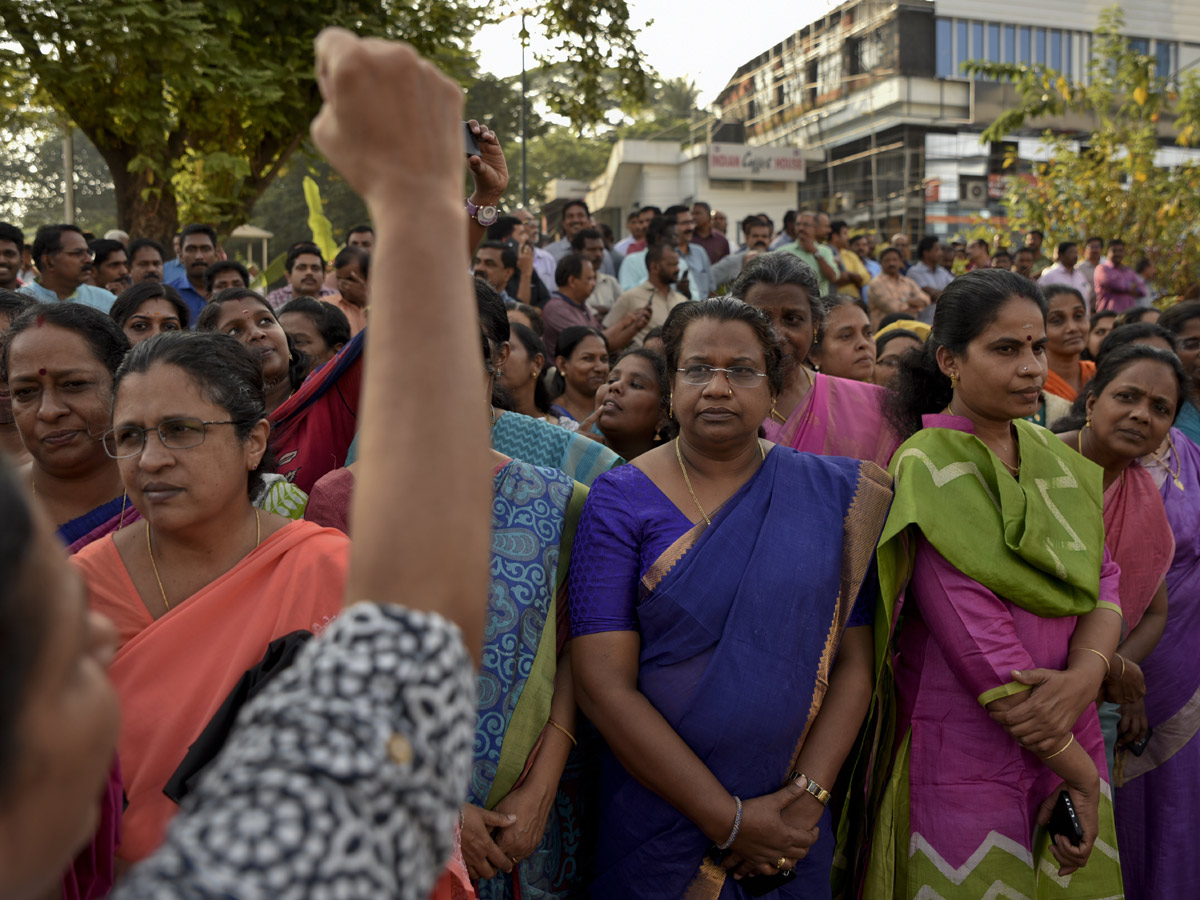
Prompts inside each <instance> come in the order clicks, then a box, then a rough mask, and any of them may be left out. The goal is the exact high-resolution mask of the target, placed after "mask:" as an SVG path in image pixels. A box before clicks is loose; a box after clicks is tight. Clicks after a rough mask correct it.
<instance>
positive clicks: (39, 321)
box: [37, 316, 46, 328]
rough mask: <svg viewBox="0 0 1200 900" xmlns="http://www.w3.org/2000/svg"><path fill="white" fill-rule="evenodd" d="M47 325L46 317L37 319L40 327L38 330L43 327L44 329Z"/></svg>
mask: <svg viewBox="0 0 1200 900" xmlns="http://www.w3.org/2000/svg"><path fill="white" fill-rule="evenodd" d="M45 324H46V317H45V316H38V317H37V327H38V328H41V327H42V326H43V325H45Z"/></svg>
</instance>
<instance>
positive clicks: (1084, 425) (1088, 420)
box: [1083, 413, 1092, 428]
mask: <svg viewBox="0 0 1200 900" xmlns="http://www.w3.org/2000/svg"><path fill="white" fill-rule="evenodd" d="M1083 427H1084V428H1091V427H1092V414H1091V413H1088V417H1087V420H1086V421H1085V422H1084V423H1083Z"/></svg>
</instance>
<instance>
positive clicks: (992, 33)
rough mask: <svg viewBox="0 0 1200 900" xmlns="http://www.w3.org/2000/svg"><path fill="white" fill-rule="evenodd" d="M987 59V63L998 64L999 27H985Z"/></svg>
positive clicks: (993, 25)
mask: <svg viewBox="0 0 1200 900" xmlns="http://www.w3.org/2000/svg"><path fill="white" fill-rule="evenodd" d="M987 58H988V62H1000V26H999V25H995V24H989V25H988V27H987Z"/></svg>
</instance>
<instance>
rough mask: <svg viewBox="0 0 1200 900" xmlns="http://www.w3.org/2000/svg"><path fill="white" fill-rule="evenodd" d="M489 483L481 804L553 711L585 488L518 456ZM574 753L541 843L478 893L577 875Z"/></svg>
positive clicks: (512, 774) (477, 787) (491, 803)
mask: <svg viewBox="0 0 1200 900" xmlns="http://www.w3.org/2000/svg"><path fill="white" fill-rule="evenodd" d="M494 486H495V490H494V499H493V502H492V556H491V587H490V593H489V597H488V616H487V626H486V631H485V634H484V646H483V657H482V661H481V665H480V671H479V675H478V678H477V683H478V690H479V697H478V701H477V719H476V726H475V764H474V768H473V770H472V773H471V783H470V786H469V791H468V800H469V802H471V803H473V804H475V805H476V806H481V807H484V808H486V809H493V808H494V807H495V806H496V804H498V803H499V802H500V801H501V800H503V799H504V797H505V796H506V795H507V794H508V793H509V792H510V791H511V790H512V789H513V788H514V787H516V786H518V785H519V784H520V783H521V780H522V779H523V777H524V776H525V774H526V773H527V772H528V768H529V766H530V765H531V763H532V761H533V758H534V757H535V756H536V753H537V748H538V746H539V739H540V737H541V735H542V732H543V730H544V729H545V728H546V722H547V720H548V719H549V717H550V704H551V700H552V699H553V695H554V677H555V672H556V667H557V660H558V655H559V651H560V649H561V648H562V645H563V644H564V643H565V637H566V629H565V628H563V627H562V626H561V624H560V622H559V612H560V610H561V609H562V605H561V603H560V598H559V596H558V594H559V590H560V588H561V587H562V584H563V581H564V580H565V576H566V571H567V563H568V560H569V556H570V548H571V542H572V540H573V539H574V534H575V526H576V523H577V522H578V520H579V512H580V510H581V509H582V506H583V500H584V497H585V496H586V494H587V489H586V488H584V487H583V486H582V485H579V484H576V482H575V481H574V480H573V479H572V478H570V477H569V476H567V475H565V474H563V473H562V472H559V471H557V470H555V469H546V468H538V467H535V466H532V465H529V464H528V463H524V462H520V461H517V460H513V461H512V462H509V463H507V464H506V465H505V466H503V467H502V468H501V469H500V471H499V472H498V473H497V475H496V478H495V485H494ZM575 756H576V754H572V759H571V760H568V763H567V769H566V771H565V772H564V777H563V780H562V782H561V783H560V787H559V791H558V794H557V796H556V798H555V802H554V805H553V807H552V808H551V810H550V815H549V817H548V819H547V822H546V832H545V836H544V837H543V839H542V842H541V844H540V845H539V846H538V848H537V849H536V850H535V851H534V852H533V853H532V854H531V855H530V856H529V857H528V858H526V859H524V860H522V861H521V864H520V865H519V866H518V867H517V868H516V869H515V870H514V872H513V875H512V876H507V875H503V874H501V875H498V876H497V877H495V878H491V879H488V880H487V881H483V882H480V883H479V885H478V886H477V890H478V893H479V896H480V897H481V898H489V900H501V898H511V897H514V896H518V897H520V898H521V900H540V898H548V897H559V896H564V895H565V894H566V893H567V892H568V890H569V888H570V887H571V885H572V884H573V883H574V882H575V881H576V880H577V879H578V875H579V869H578V865H577V862H576V859H575V851H576V850H577V849H578V848H579V845H580V843H581V833H580V832H581V823H580V814H579V810H578V808H577V803H576V799H577V795H578V790H577V787H578V785H577V784H576V783H575V782H576V781H577V775H578V772H577V771H576V769H577V766H575V765H574V763H576V762H577V760H576V759H575ZM573 776H576V777H573ZM576 889H577V890H579V889H581V888H578V887H577V888H576Z"/></svg>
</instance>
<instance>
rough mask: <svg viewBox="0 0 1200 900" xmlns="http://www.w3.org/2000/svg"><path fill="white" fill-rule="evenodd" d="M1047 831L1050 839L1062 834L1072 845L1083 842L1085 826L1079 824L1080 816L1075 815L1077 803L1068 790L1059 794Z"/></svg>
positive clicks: (1076, 845)
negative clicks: (1073, 800) (1073, 801)
mask: <svg viewBox="0 0 1200 900" xmlns="http://www.w3.org/2000/svg"><path fill="white" fill-rule="evenodd" d="M1046 831H1047V832H1048V833H1049V834H1050V840H1054V838H1056V837H1057V836H1058V835H1060V834H1061V835H1064V836H1065V837H1066V839H1067V840H1068V841H1069V842H1070V843H1071V845H1072V846H1075V847H1078V846H1079V845H1080V844H1082V843H1083V827H1082V826H1081V825H1080V824H1079V816H1077V815H1075V804H1074V803H1072V802H1071V797H1070V795H1069V794H1068V793H1067V792H1066V791H1063V792H1062V793H1060V794H1059V795H1058V802H1057V803H1055V804H1054V812H1052V813H1051V814H1050V821H1049V823H1048V824H1047V825H1046Z"/></svg>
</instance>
